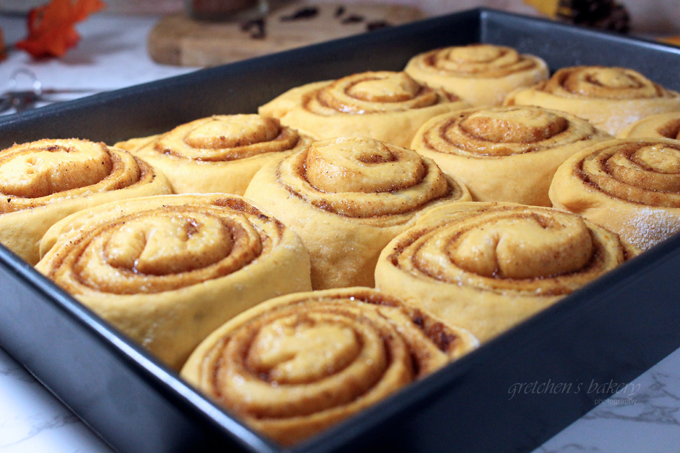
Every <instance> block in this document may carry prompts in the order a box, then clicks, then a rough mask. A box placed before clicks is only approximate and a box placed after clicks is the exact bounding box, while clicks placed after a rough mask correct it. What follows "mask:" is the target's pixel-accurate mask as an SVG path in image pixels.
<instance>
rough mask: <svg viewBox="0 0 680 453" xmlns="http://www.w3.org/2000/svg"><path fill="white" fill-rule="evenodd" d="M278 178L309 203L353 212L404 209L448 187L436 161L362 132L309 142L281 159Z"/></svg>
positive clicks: (459, 192) (376, 213)
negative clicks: (364, 135)
mask: <svg viewBox="0 0 680 453" xmlns="http://www.w3.org/2000/svg"><path fill="white" fill-rule="evenodd" d="M279 178H280V181H281V182H282V183H283V184H285V185H286V187H287V188H288V190H289V191H291V193H294V194H295V195H297V196H299V197H301V198H303V199H304V200H306V201H307V202H308V203H310V204H312V205H314V206H316V207H318V208H321V209H324V210H327V211H330V212H334V213H336V214H341V215H345V216H349V217H355V218H366V219H368V218H374V217H381V216H388V215H391V216H395V215H401V214H404V213H409V212H410V211H413V210H414V209H417V208H418V207H420V206H423V205H425V204H427V203H429V202H430V201H433V200H436V199H438V198H442V197H446V196H449V195H450V194H451V191H452V190H453V191H454V192H455V194H453V197H454V198H456V199H457V198H460V197H461V196H463V190H464V189H462V188H461V187H462V186H458V185H455V184H454V185H453V186H452V187H451V186H450V185H449V182H448V181H447V180H446V178H445V177H444V174H443V173H442V172H441V171H440V170H439V168H438V167H437V165H436V164H435V163H434V162H432V161H429V160H426V159H423V158H422V157H421V156H419V155H418V154H417V153H416V152H414V151H412V150H409V149H406V148H401V147H398V146H394V145H391V144H388V143H383V142H380V141H378V140H373V139H369V138H365V137H351V138H347V137H340V138H335V139H328V140H321V141H317V142H314V143H312V145H310V147H309V148H308V149H307V150H303V151H300V152H298V153H297V154H294V155H292V156H291V157H290V158H288V159H285V160H284V161H283V162H282V163H281V165H280V166H279Z"/></svg>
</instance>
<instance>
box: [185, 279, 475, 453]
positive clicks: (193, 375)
mask: <svg viewBox="0 0 680 453" xmlns="http://www.w3.org/2000/svg"><path fill="white" fill-rule="evenodd" d="M476 346H477V340H476V339H475V338H474V337H473V336H472V335H471V334H470V333H469V332H467V331H465V330H464V329H460V328H456V327H451V326H448V325H446V324H444V323H442V322H440V321H439V320H437V319H435V318H432V317H431V316H430V315H428V314H426V313H424V312H423V311H421V310H418V309H414V308H411V307H409V306H407V305H404V304H403V303H402V302H400V301H399V300H398V299H396V298H394V297H391V296H388V295H386V294H382V293H380V292H378V291H376V290H373V289H369V288H345V289H336V290H326V291H317V292H309V293H300V294H291V295H288V296H283V297H279V298H276V299H273V300H270V301H267V302H264V303H262V304H260V305H258V306H256V307H254V308H251V309H250V310H248V311H246V312H244V313H242V314H241V315H239V316H237V317H236V318H234V319H232V320H231V321H229V322H228V323H226V324H225V325H223V326H222V327H220V328H219V329H218V330H217V331H215V332H214V333H213V334H211V335H210V336H209V337H208V338H207V339H206V340H205V341H204V342H202V343H201V345H200V346H199V347H198V348H196V350H195V351H194V353H193V354H192V355H191V357H190V358H189V360H188V361H187V363H186V365H184V367H183V368H182V372H181V376H182V377H183V378H184V379H186V380H187V381H188V382H189V383H191V384H193V385H195V386H196V387H197V388H198V389H199V390H201V391H202V392H204V393H206V394H207V395H208V396H210V397H212V398H213V399H215V400H216V401H217V403H218V404H220V405H222V406H224V407H225V408H227V409H228V410H229V411H230V412H232V413H234V414H235V415H236V416H237V417H239V418H241V419H242V420H243V421H244V422H245V423H246V424H248V425H249V426H251V427H252V428H253V429H255V430H257V431H260V432H261V433H263V434H265V435H267V436H269V437H271V438H272V439H274V440H275V441H277V442H279V443H281V444H283V445H291V444H294V443H296V442H299V441H301V440H303V439H306V438H308V437H310V436H312V435H314V434H316V433H318V432H319V431H321V430H323V429H325V428H327V427H329V426H331V425H333V424H335V423H338V422H339V421H341V420H343V419H346V418H348V417H350V416H352V415H354V414H356V413H358V412H360V411H362V410H363V409H365V408H367V407H369V406H371V405H374V404H375V403H377V402H378V401H380V400H382V399H384V398H386V397H388V396H389V395H390V394H392V393H394V392H395V391H397V390H399V389H400V388H402V387H404V386H406V385H408V384H409V383H411V382H413V381H415V380H418V379H419V378H421V377H424V376H426V375H429V374H431V373H432V372H434V371H436V370H437V369H439V368H441V367H442V366H444V365H445V364H447V363H449V362H450V361H452V360H455V359H457V358H459V357H460V356H462V355H463V354H465V353H467V352H469V351H471V350H472V349H474V348H475V347H476Z"/></svg>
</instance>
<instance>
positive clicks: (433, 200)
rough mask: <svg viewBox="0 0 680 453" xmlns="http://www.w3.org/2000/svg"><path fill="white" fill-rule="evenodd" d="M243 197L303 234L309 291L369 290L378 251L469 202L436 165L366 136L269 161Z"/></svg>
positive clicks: (460, 186) (329, 141)
mask: <svg viewBox="0 0 680 453" xmlns="http://www.w3.org/2000/svg"><path fill="white" fill-rule="evenodd" d="M245 196H246V197H248V198H250V199H252V200H254V201H255V202H257V203H259V204H261V205H262V206H264V207H265V208H267V209H269V210H271V211H272V212H273V213H274V215H276V216H277V217H278V218H279V219H281V221H282V222H284V223H285V224H286V225H288V226H289V227H290V228H292V229H293V230H294V231H296V232H297V233H298V234H299V235H300V237H301V238H302V241H303V242H304V243H305V247H306V248H307V250H308V251H309V254H310V258H311V261H312V284H313V287H314V289H326V288H338V287H345V286H373V270H374V267H375V262H376V260H377V259H378V255H379V253H380V250H381V249H382V247H384V246H385V245H386V244H387V243H388V242H389V241H390V240H391V239H392V238H393V237H394V236H395V235H396V234H398V233H399V232H401V231H402V230H404V229H406V228H408V225H409V224H410V223H412V221H413V220H414V219H415V217H417V215H419V213H420V212H422V211H423V210H425V209H427V208H429V207H431V206H433V205H434V204H437V203H441V202H444V201H455V200H470V194H469V193H468V191H467V189H466V188H465V186H464V185H463V184H461V183H459V182H457V181H456V180H454V179H453V178H450V177H447V176H445V175H444V174H443V173H442V172H441V170H440V169H439V167H437V165H436V164H435V163H434V162H433V161H431V160H429V159H427V158H424V157H421V156H420V155H418V154H417V153H416V152H415V151H412V150H409V149H406V148H401V147H399V146H395V145H392V144H387V143H383V142H380V141H378V140H374V139H370V138H365V137H349V138H348V137H341V138H335V139H327V140H320V141H317V142H314V143H312V145H310V146H309V147H308V148H306V149H304V150H301V151H299V152H296V153H294V154H291V155H290V156H289V157H286V158H284V159H282V160H280V161H279V162H276V163H272V164H269V165H267V166H265V167H263V168H262V170H261V171H259V172H258V173H257V174H256V175H255V177H254V178H253V181H252V183H251V184H250V186H248V189H247V190H246V194H245Z"/></svg>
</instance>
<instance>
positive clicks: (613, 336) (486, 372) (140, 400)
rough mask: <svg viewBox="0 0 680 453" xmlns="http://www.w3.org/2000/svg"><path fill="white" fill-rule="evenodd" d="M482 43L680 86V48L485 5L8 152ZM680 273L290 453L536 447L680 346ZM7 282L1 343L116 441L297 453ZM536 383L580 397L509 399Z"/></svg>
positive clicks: (113, 96)
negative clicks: (625, 70)
mask: <svg viewBox="0 0 680 453" xmlns="http://www.w3.org/2000/svg"><path fill="white" fill-rule="evenodd" d="M473 42H487V43H495V44H504V45H509V46H512V47H515V48H517V49H518V50H519V51H521V52H523V53H531V54H535V55H539V56H541V57H542V58H544V59H545V60H546V61H547V62H548V64H549V65H550V68H551V69H552V70H555V69H557V68H559V67H563V66H573V65H580V64H584V65H589V64H601V65H618V66H625V67H630V68H634V69H637V70H639V71H641V72H642V73H644V74H646V75H647V76H648V77H650V78H651V79H653V80H655V81H656V82H658V83H661V84H663V85H665V86H667V87H669V88H672V89H675V90H678V89H680V79H679V78H678V69H679V68H680V50H679V49H677V48H674V47H670V46H666V45H661V44H657V43H653V42H648V41H643V40H636V39H630V38H626V37H621V36H618V35H613V34H607V33H602V32H595V31H590V30H585V29H580V28H575V27H572V26H567V25H561V24H557V23H553V22H549V21H544V20H539V19H533V18H526V17H521V16H516V15H511V14H506V13H502V12H497V11H492V10H486V9H478V10H471V11H466V12H463V13H458V14H453V15H449V16H444V17H438V18H434V19H429V20H425V21H421V22H417V23H413V24H409V25H405V26H400V27H394V28H391V29H384V30H380V31H376V32H372V33H368V34H365V35H361V36H357V37H353V38H348V39H343V40H339V41H333V42H329V43H325V44H320V45H315V46H311V47H306V48H303V49H299V50H293V51H288V52H285V53H281V54H276V55H272V56H267V57H263V58H257V59H253V60H248V61H244V62H240V63H235V64H230V65H226V66H221V67H217V68H212V69H207V70H202V71H199V72H196V73H192V74H189V75H185V76H180V77H175V78H171V79H166V80H161V81H158V82H154V83H149V84H145V85H140V86H135V87H132V88H128V89H124V90H119V91H115V92H110V93H105V94H100V95H97V96H93V97H89V98H85V99H80V100H77V101H73V102H69V103H65V104H60V105H55V106H48V107H45V108H43V109H39V110H36V111H33V112H30V113H27V114H22V115H15V116H13V117H5V118H3V119H2V120H0V146H2V147H7V146H10V145H12V144H13V143H15V142H18V143H20V142H26V141H32V140H37V139H41V138H67V137H68V138H70V137H79V138H88V139H91V140H101V141H105V142H107V143H114V142H116V141H119V140H123V139H127V138H130V137H139V136H144V135H149V134H153V133H158V132H162V131H165V130H168V129H170V128H172V127H174V126H176V125H178V124H180V123H183V122H186V121H190V120H193V119H196V118H200V117H203V116H209V115H212V114H219V113H224V114H230V113H247V112H255V111H256V108H257V106H258V105H261V104H263V103H265V102H266V101H268V100H270V99H272V98H273V97H275V96H276V95H278V94H280V93H282V92H283V91H285V90H286V89H288V88H291V87H293V86H296V85H300V84H303V83H306V82H312V81H316V80H324V79H333V78H338V77H341V76H344V75H348V74H351V73H355V72H360V71H366V70H380V69H388V70H389V69H391V70H398V69H401V68H403V66H404V65H405V63H406V61H407V60H408V59H409V58H410V57H411V56H413V55H415V54H416V53H419V52H422V51H425V50H429V49H433V48H436V47H441V46H447V45H458V44H465V43H473ZM678 269H680V237H676V238H673V239H671V240H669V241H666V242H665V243H663V244H661V245H659V246H657V247H656V248H654V249H652V250H650V251H648V252H646V253H644V254H642V255H641V256H639V257H637V258H636V259H634V260H632V261H630V262H628V263H626V264H625V265H623V266H621V267H620V268H618V269H616V270H614V271H613V272H610V273H609V274H607V275H606V276H604V277H602V278H600V279H598V280H597V281H595V282H593V283H592V284H590V285H588V286H587V287H585V288H583V289H582V290H580V291H578V292H576V293H574V294H572V295H571V296H569V297H567V298H565V299H564V300H562V301H561V302H560V303H558V304H556V305H554V306H553V307H551V308H549V309H548V310H545V311H544V312H542V313H540V314H539V315H537V316H535V317H533V318H532V319H530V320H528V321H526V322H524V323H522V324H521V325H520V326H518V327H517V328H515V329H513V330H511V331H509V332H507V333H506V334H504V335H502V336H500V337H498V338H497V339H495V340H494V341H492V342H490V343H488V344H486V345H484V346H483V347H481V348H480V349H479V350H477V351H475V352H473V353H471V354H469V355H468V356H466V357H465V358H463V359H462V360H459V361H458V362H455V363H453V364H451V365H449V366H448V367H446V368H444V369H443V370H441V371H440V372H438V373H436V374H434V375H432V376H430V377H428V378H426V379H424V380H423V381H421V382H418V383H415V384H413V385H411V386H409V387H407V388H406V389H404V390H403V391H401V392H399V393H397V394H396V395H395V396H394V397H392V398H389V399H387V400H385V401H383V402H382V403H381V404H378V405H376V406H375V407H373V408H371V409H369V410H367V411H365V412H363V413H361V414H359V415H357V416H355V417H353V418H351V419H349V420H347V421H346V422H344V423H342V424H340V425H338V426H336V427H334V428H331V429H329V430H327V431H326V432H324V433H321V434H320V435H319V436H317V437H315V438H313V439H310V440H309V441H307V442H305V443H303V444H300V445H297V446H296V447H295V448H293V449H292V451H295V452H310V453H311V452H341V451H343V452H344V451H347V452H350V451H351V452H360V451H366V452H369V451H385V450H387V449H388V448H389V449H391V450H393V451H418V452H424V451H447V452H451V451H460V452H468V453H469V452H492V451H493V452H521V451H530V450H532V449H534V448H536V447H537V446H539V445H540V444H541V443H542V442H544V441H545V440H547V439H548V438H550V437H551V436H553V435H554V434H555V433H557V432H558V431H560V430H561V429H563V428H565V427H566V426H567V425H568V424H570V423H571V422H573V421H575V420H576V419H578V418H579V417H581V416H582V415H583V414H585V413H586V412H587V411H589V410H590V409H592V408H593V407H594V405H595V404H596V401H597V400H601V399H602V398H603V397H606V396H609V394H605V395H603V394H602V391H593V392H589V391H588V388H590V387H591V385H592V384H593V383H595V384H597V385H600V384H601V383H613V384H616V385H620V384H625V383H626V382H630V381H631V380H632V379H634V378H635V377H637V376H638V375H640V374H641V373H643V372H644V371H645V370H647V369H648V368H649V367H651V366H652V365H653V364H655V363H656V362H658V361H659V360H661V359H662V358H663V357H665V356H666V355H668V354H669V353H671V352H672V351H674V350H675V349H677V348H678V347H680V328H678V320H680V303H678V294H680V278H678V272H679V271H678ZM0 286H1V288H2V295H1V296H0V345H2V347H3V348H5V349H6V350H7V351H8V352H9V353H10V354H11V355H12V356H14V358H16V359H17V360H18V361H19V362H21V363H22V364H23V365H24V366H25V367H26V368H27V369H28V370H29V371H30V372H31V373H33V374H34V375H35V376H36V377H37V378H38V379H39V380H40V381H41V382H42V383H43V384H45V386H47V387H48V388H49V389H50V390H51V391H52V392H53V393H54V394H55V395H57V396H58V397H59V398H60V399H61V400H62V401H63V402H64V403H66V404H67V405H68V406H69V407H70V408H71V409H72V410H73V411H74V412H75V413H76V414H77V415H78V416H79V417H81V418H82V419H83V420H84V421H85V422H86V423H87V424H88V425H89V426H90V427H91V428H92V429H93V430H94V431H96V432H97V433H99V435H100V436H101V437H102V438H104V439H105V440H106V441H107V442H109V443H110V444H111V445H112V446H113V447H114V448H115V449H117V450H119V451H121V452H163V453H167V452H175V451H178V452H179V451H192V452H194V451H203V452H209V451H244V452H280V451H284V450H283V449H281V448H280V447H279V446H277V445H275V444H273V443H271V442H269V441H268V440H267V439H265V438H263V437H262V436H260V435H258V434H256V433H253V432H252V431H250V430H249V429H247V428H246V427H244V426H243V425H242V424H241V423H240V422H239V421H238V420H236V419H233V418H232V417H230V415H229V414H228V413H226V412H225V411H223V410H221V409H220V408H219V407H217V406H215V405H213V404H212V403H211V402H210V401H208V400H207V399H205V398H203V397H202V396H201V395H200V394H198V393H197V392H196V391H194V390H193V389H192V388H191V387H189V386H188V385H186V384H185V383H184V382H183V381H182V380H180V379H179V378H178V376H177V374H176V373H174V372H173V371H171V370H169V369H167V368H166V367H165V366H163V365H162V364H161V363H159V362H158V361H156V360H155V359H154V358H153V357H151V356H149V355H148V354H146V353H145V351H144V350H142V349H141V348H140V347H138V346H137V345H136V344H134V343H133V342H131V341H129V340H128V339H127V338H126V337H125V336H123V335H122V334H120V333H118V332H117V331H116V330H115V329H112V328H111V327H110V326H109V325H108V324H107V323H105V322H103V321H102V320H100V319H99V318H98V317H97V316H95V315H94V314H93V313H92V312H90V311H89V310H88V309H87V308H85V307H83V306H82V305H80V304H79V303H78V302H76V301H75V300H74V299H73V298H71V297H70V296H69V295H68V294H66V293H64V292H63V291H61V290H60V289H59V288H57V287H55V286H54V285H53V284H51V283H50V282H49V281H47V280H46V279H45V278H43V277H42V276H41V275H39V274H38V273H36V272H35V271H34V270H33V269H32V268H31V267H30V266H28V265H27V264H26V263H24V262H22V261H21V260H19V259H17V258H16V257H15V256H14V255H13V254H12V253H10V252H8V251H7V250H6V249H4V248H2V249H0ZM531 383H535V384H534V387H533V388H536V389H538V388H539V387H538V385H540V384H544V386H547V385H550V384H553V385H557V384H562V385H563V386H562V387H560V388H561V389H564V388H566V387H567V386H570V387H569V389H570V390H569V391H565V390H562V391H552V392H548V391H544V392H540V391H532V392H526V391H523V392H515V393H514V397H513V389H517V388H524V389H527V388H528V387H527V386H528V385H529V384H531ZM579 384H580V386H579ZM518 385H520V386H521V385H523V386H524V387H518ZM544 388H547V387H544ZM552 388H555V387H552ZM576 389H581V391H576Z"/></svg>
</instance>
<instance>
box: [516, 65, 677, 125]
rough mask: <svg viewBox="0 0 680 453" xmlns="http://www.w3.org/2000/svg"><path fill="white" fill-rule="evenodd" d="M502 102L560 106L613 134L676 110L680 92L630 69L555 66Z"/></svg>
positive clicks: (555, 107)
mask: <svg viewBox="0 0 680 453" xmlns="http://www.w3.org/2000/svg"><path fill="white" fill-rule="evenodd" d="M504 105H536V106H540V107H545V108H549V109H555V110H562V111H565V112H567V113H571V114H572V115H576V116H578V117H580V118H585V119H587V120H588V121H590V122H591V123H592V124H593V126H595V127H597V128H599V129H602V130H603V131H605V132H607V133H609V134H611V135H617V134H618V133H619V132H621V131H622V130H623V129H625V127H626V126H628V125H629V124H631V123H634V122H636V121H637V120H639V119H641V118H644V117H647V116H650V115H654V114H656V113H664V112H671V111H677V110H680V93H677V92H675V91H672V90H668V89H666V88H664V87H662V86H661V85H658V84H656V83H654V82H652V81H651V80H649V79H648V78H647V77H645V76H644V75H642V74H640V73H639V72H637V71H634V70H632V69H626V68H619V67H602V66H574V67H569V68H562V69H560V70H558V71H557V72H555V74H553V76H552V77H551V78H550V79H549V80H547V81H545V82H541V83H539V84H537V85H535V86H533V87H530V88H520V89H517V90H515V91H514V92H512V93H510V94H509V95H508V97H507V98H506V99H505V101H504Z"/></svg>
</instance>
